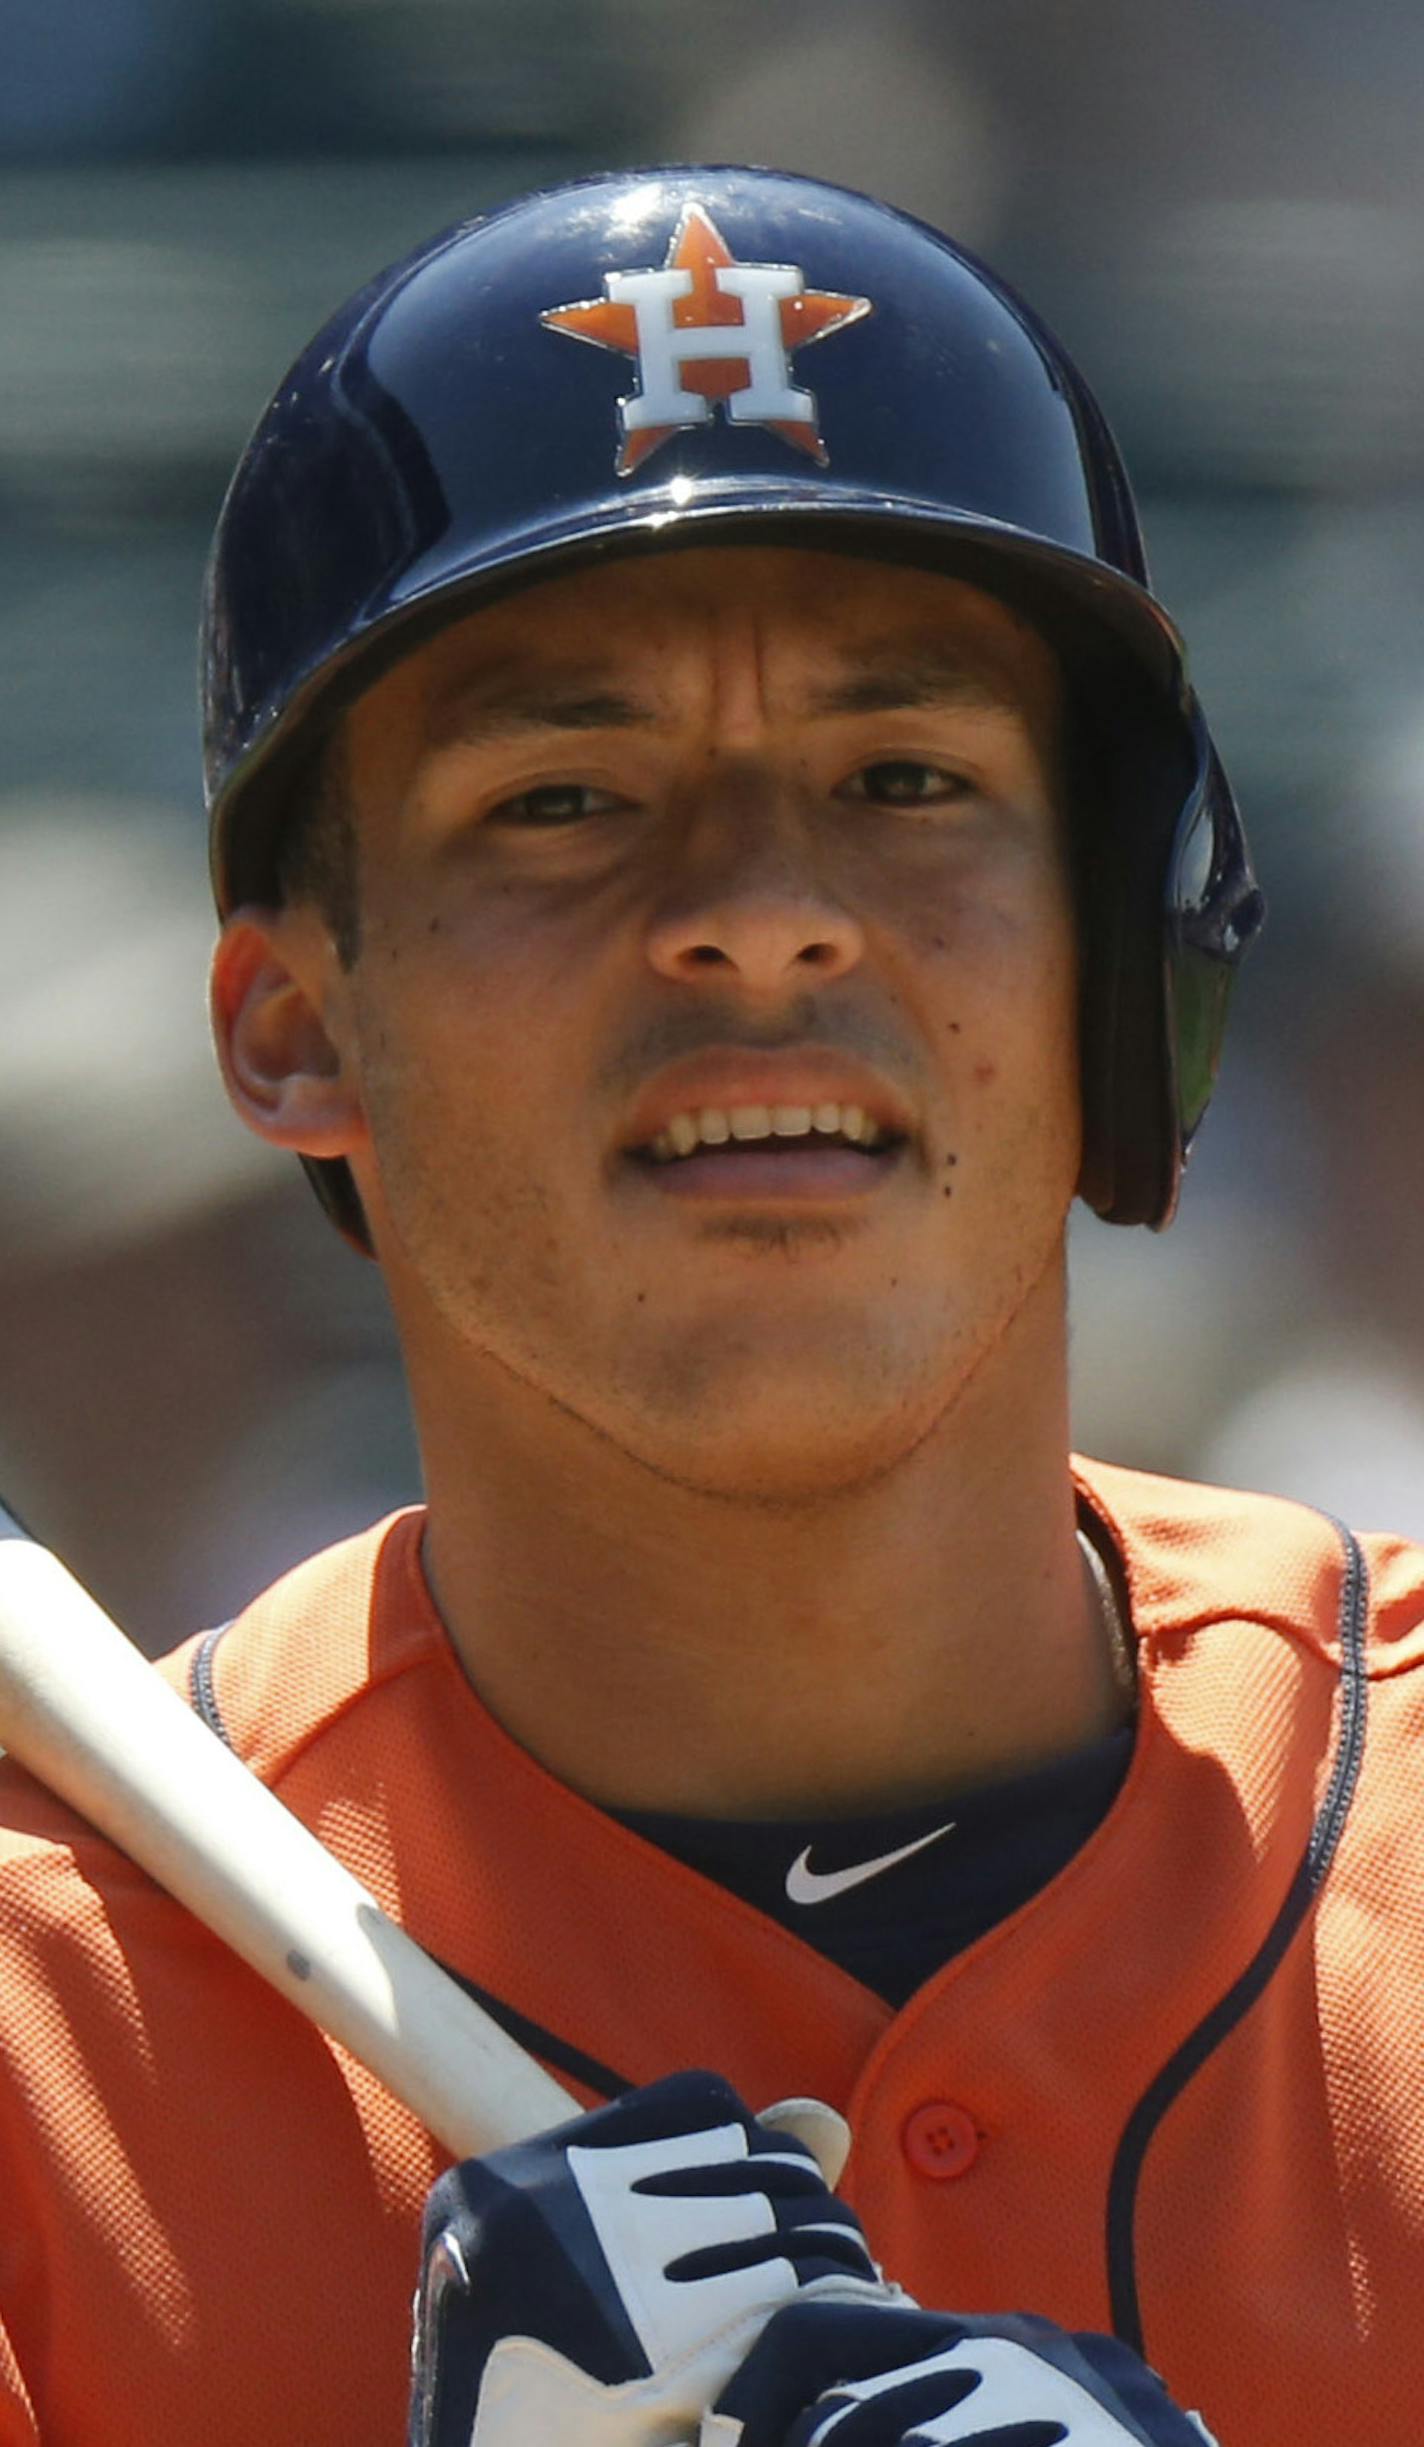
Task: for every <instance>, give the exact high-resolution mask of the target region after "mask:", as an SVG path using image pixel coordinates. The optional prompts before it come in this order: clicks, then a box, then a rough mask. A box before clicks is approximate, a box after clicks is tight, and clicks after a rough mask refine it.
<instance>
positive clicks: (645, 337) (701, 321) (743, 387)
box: [539, 204, 874, 476]
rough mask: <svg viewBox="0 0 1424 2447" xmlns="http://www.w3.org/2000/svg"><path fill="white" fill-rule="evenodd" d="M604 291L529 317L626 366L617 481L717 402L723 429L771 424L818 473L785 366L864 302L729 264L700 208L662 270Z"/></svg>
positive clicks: (622, 279) (795, 268)
mask: <svg viewBox="0 0 1424 2447" xmlns="http://www.w3.org/2000/svg"><path fill="white" fill-rule="evenodd" d="M603 287H604V295H603V296H602V297H601V298H594V299H591V300H589V301H587V302H586V303H584V304H581V305H571V306H551V307H550V308H549V309H548V311H547V313H545V314H542V315H541V316H540V318H539V319H540V321H541V322H542V323H544V324H546V325H547V326H548V328H549V329H550V330H551V331H559V332H564V333H566V334H567V336H568V337H569V338H570V339H573V340H587V341H589V342H591V344H592V345H593V346H594V347H595V348H611V349H619V350H621V351H622V352H623V354H624V355H625V356H629V357H632V358H633V359H634V360H635V362H636V366H637V376H638V388H637V390H636V391H633V392H631V393H629V395H628V396H627V397H626V398H624V399H620V400H619V402H618V418H619V424H620V426H621V429H622V434H623V442H622V447H621V449H620V451H619V454H618V462H617V465H618V473H619V475H620V476H631V475H632V474H633V472H634V470H635V469H636V468H638V467H641V465H642V464H643V462H644V460H645V459H647V458H649V457H650V456H651V455H652V453H653V452H654V451H655V450H657V449H659V448H660V447H661V445H662V444H663V443H664V442H667V441H670V440H671V438H672V436H673V434H675V433H679V432H682V431H684V430H686V429H687V428H688V427H689V426H696V425H706V424H710V422H711V420H712V412H713V403H714V402H715V401H718V400H720V401H721V403H722V408H723V412H724V414H725V415H726V417H727V420H728V422H729V423H731V424H733V425H767V426H770V428H771V429H772V431H773V432H775V433H779V434H780V435H781V436H782V438H783V440H785V441H787V442H789V443H791V445H792V446H793V448H794V449H796V450H802V451H805V452H806V454H807V456H808V457H810V458H812V459H815V460H816V461H817V463H818V465H820V466H822V467H824V466H825V465H826V463H827V456H828V454H827V451H826V446H825V443H824V442H823V440H822V438H821V432H820V425H819V421H818V411H817V406H816V395H815V393H814V392H813V391H807V390H803V389H800V388H799V387H798V386H797V384H796V382H795V381H794V380H793V376H792V366H791V357H792V353H793V351H794V350H796V349H801V348H807V347H809V346H810V344H811V342H812V341H813V340H824V339H826V338H827V337H828V336H829V334H830V333H831V332H833V331H841V330H843V329H844V327H845V325H846V324H847V323H857V322H859V321H860V319H861V317H862V316H863V315H867V314H870V313H872V312H873V311H874V308H873V304H872V301H871V300H870V299H869V298H868V297H847V296H842V295H841V294H840V293H839V292H837V291H835V290H829V289H808V288H807V286H806V276H805V273H804V272H803V271H802V269H801V267H800V265H799V264H793V263H738V261H737V259H736V257H735V256H734V255H733V253H732V250H731V248H730V247H729V246H728V244H727V242H726V240H725V238H724V237H723V236H722V233H721V231H720V230H719V229H718V228H717V226H716V223H715V222H714V221H713V219H712V217H711V215H710V213H708V212H706V211H704V209H703V207H702V206H701V205H700V204H689V205H688V206H687V208H686V210H685V211H684V213H683V215H682V218H681V219H680V221H679V222H678V225H677V228H676V230H675V231H674V233H673V236H672V239H671V241H670V243H669V246H668V251H667V255H666V258H665V260H664V261H663V262H662V263H661V264H658V265H649V266H648V267H647V268H646V269H644V270H639V271H631V272H609V273H607V274H605V276H604V283H603Z"/></svg>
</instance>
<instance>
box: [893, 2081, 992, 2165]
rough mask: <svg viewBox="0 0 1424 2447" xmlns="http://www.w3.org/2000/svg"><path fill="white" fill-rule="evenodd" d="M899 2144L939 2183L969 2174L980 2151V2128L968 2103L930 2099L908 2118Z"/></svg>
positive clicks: (907, 2155)
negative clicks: (957, 2104) (961, 2103)
mask: <svg viewBox="0 0 1424 2447" xmlns="http://www.w3.org/2000/svg"><path fill="white" fill-rule="evenodd" d="M900 2145H901V2147H902V2149H903V2150H904V2153H905V2156H906V2157H907V2158H908V2159H909V2162H910V2164H911V2166H912V2167H913V2168H914V2169H915V2171H916V2173H917V2174H919V2175H928V2177H929V2178H930V2181H931V2182H932V2183H936V2184H942V2183H947V2182H948V2180H949V2178H950V2176H951V2175H967V2174H968V2172H969V2169H970V2168H971V2167H972V2166H973V2164H974V2161H975V2159H976V2158H977V2157H978V2155H979V2128H978V2126H977V2125H976V2123H975V2121H974V2118H973V2117H972V2116H971V2114H970V2113H969V2110H968V2108H967V2107H957V2106H956V2105H955V2103H954V2101H953V2099H931V2100H930V2102H929V2104H928V2105H927V2106H925V2107H917V2108H916V2109H915V2112H914V2114H913V2115H912V2116H908V2117H907V2118H906V2120H905V2125H904V2129H903V2131H902V2132H901V2135H900Z"/></svg>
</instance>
